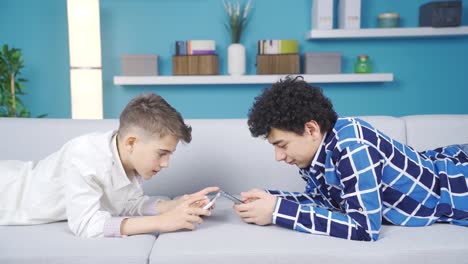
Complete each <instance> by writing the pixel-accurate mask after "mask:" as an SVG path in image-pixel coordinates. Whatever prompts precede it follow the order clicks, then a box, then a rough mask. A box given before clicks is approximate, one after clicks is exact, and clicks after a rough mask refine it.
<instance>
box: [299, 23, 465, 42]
mask: <svg viewBox="0 0 468 264" xmlns="http://www.w3.org/2000/svg"><path fill="white" fill-rule="evenodd" d="M463 35H468V26H462V27H447V28H433V27H415V28H364V29H330V30H315V29H313V30H311V31H309V32H307V34H306V39H340V38H391V37H393V38H394V37H404V38H411V37H415V38H416V37H442V36H447V37H448V36H463Z"/></svg>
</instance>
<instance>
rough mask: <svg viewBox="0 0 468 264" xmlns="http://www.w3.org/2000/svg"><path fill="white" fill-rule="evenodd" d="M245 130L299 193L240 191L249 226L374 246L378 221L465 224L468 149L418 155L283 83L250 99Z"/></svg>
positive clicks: (301, 86) (316, 93) (316, 95)
mask: <svg viewBox="0 0 468 264" xmlns="http://www.w3.org/2000/svg"><path fill="white" fill-rule="evenodd" d="M248 125H249V128H250V131H251V133H252V136H254V137H258V136H263V137H265V138H266V139H267V140H268V141H269V142H270V143H271V144H272V145H273V146H274V148H275V157H276V160H277V161H285V162H287V163H288V164H291V165H296V166H297V167H299V168H300V174H301V176H302V178H303V179H304V181H305V182H306V188H305V191H304V192H302V193H298V192H287V191H273V190H269V191H262V190H258V189H254V190H251V191H248V192H244V193H241V196H242V199H243V200H244V201H246V203H245V204H241V205H236V206H235V207H234V209H235V210H236V212H237V214H238V215H239V216H240V217H241V218H242V220H244V221H245V222H247V223H254V224H258V225H268V224H271V223H273V224H277V225H280V226H283V227H286V228H290V229H294V230H297V231H302V232H307V233H312V234H320V235H328V236H334V237H340V238H345V239H351V240H365V241H375V240H377V239H378V238H379V232H380V229H381V225H382V224H393V225H401V226H427V225H431V224H433V223H436V222H444V223H452V224H456V225H461V226H468V186H467V185H468V184H467V182H468V155H467V153H468V145H465V146H463V145H456V146H448V147H443V148H438V149H435V150H428V151H424V152H417V151H415V150H414V149H413V148H411V147H410V146H406V145H404V144H402V143H400V142H398V141H396V140H393V139H391V138H389V137H388V136H387V135H385V134H383V133H382V132H380V131H378V130H377V129H375V128H374V127H372V126H371V125H370V124H368V123H366V122H364V121H362V120H360V119H358V118H339V117H338V116H337V114H336V113H335V111H334V110H333V105H332V103H331V102H330V100H329V99H328V98H326V97H325V96H324V95H323V94H322V92H321V90H320V89H319V88H316V87H312V86H310V85H308V84H307V83H306V82H304V81H303V80H300V79H297V78H296V79H290V78H287V79H285V80H283V81H280V82H278V83H276V84H274V85H273V87H272V88H271V89H267V90H265V91H264V92H263V94H261V95H260V96H259V97H257V98H256V101H255V103H254V105H253V107H252V109H250V112H249V120H248Z"/></svg>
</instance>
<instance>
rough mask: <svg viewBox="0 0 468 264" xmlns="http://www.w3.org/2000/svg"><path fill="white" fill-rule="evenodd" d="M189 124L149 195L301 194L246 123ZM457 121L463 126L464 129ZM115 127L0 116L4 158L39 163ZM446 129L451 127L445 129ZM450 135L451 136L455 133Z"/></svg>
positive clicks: (382, 123) (377, 120)
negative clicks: (185, 140) (210, 189)
mask: <svg viewBox="0 0 468 264" xmlns="http://www.w3.org/2000/svg"><path fill="white" fill-rule="evenodd" d="M419 117H421V118H422V119H424V121H421V122H422V123H423V124H424V125H421V126H416V125H414V127H413V124H415V123H417V122H419V121H418V120H419ZM361 118H362V119H364V120H365V121H367V122H369V123H371V124H372V125H373V126H375V127H377V128H378V129H379V130H381V131H382V132H384V133H386V134H388V135H389V136H390V137H393V138H395V139H396V140H398V141H400V142H402V143H406V142H407V140H406V138H407V134H406V124H405V121H407V122H410V124H411V126H410V128H411V130H410V131H411V135H412V136H411V137H410V139H411V140H412V142H414V143H415V144H422V143H420V141H418V140H419V138H423V137H424V139H423V141H427V142H436V143H435V144H436V145H438V144H439V143H444V142H449V143H450V142H452V141H454V140H455V142H454V143H463V142H468V140H467V137H468V134H467V133H465V134H462V133H461V132H457V133H456V134H457V136H456V137H452V138H451V139H450V140H449V141H445V139H441V138H440V137H439V136H438V134H431V133H426V131H425V129H424V128H425V127H426V125H427V124H429V125H430V124H432V122H430V119H429V120H426V118H425V117H424V116H415V117H409V118H408V120H406V118H395V117H390V116H364V117H361ZM450 118H451V117H449V119H450ZM454 118H456V119H457V120H458V121H456V122H449V121H447V122H446V123H444V124H445V125H446V126H452V127H454V128H456V129H455V130H457V131H458V129H465V130H464V131H468V130H467V129H466V128H467V127H468V115H465V116H464V117H460V118H458V117H454ZM186 122H187V123H188V124H190V125H191V126H192V127H193V140H192V142H191V143H190V144H188V145H184V144H179V146H178V149H177V151H176V152H175V154H174V155H173V157H172V158H171V161H170V167H169V168H168V169H165V170H163V171H161V173H160V174H158V175H157V176H156V177H154V178H153V179H151V180H149V181H147V182H145V184H144V189H145V191H146V193H148V194H151V195H166V196H171V197H172V196H176V195H180V194H183V193H189V192H193V191H196V190H198V189H200V188H203V187H206V186H209V185H216V186H220V187H222V188H224V189H225V190H226V191H228V192H233V193H239V192H240V191H243V190H248V189H250V188H254V187H257V188H275V189H276V188H277V189H284V190H290V191H303V189H304V183H303V181H302V179H301V178H300V176H299V174H298V170H297V168H296V167H294V166H290V165H287V164H285V163H280V162H276V161H275V157H274V150H273V147H272V146H271V145H270V144H268V142H267V141H266V140H264V139H261V138H252V137H251V135H250V132H249V130H248V127H247V123H246V120H245V119H188V120H186ZM438 122H439V123H441V122H442V123H443V121H438ZM459 122H463V124H464V125H463V126H462V127H461V128H459V126H458V123H459ZM418 124H419V123H418ZM117 127H118V120H116V119H106V120H71V119H16V118H12V119H9V118H0V138H1V139H2V151H0V160H4V159H19V160H39V159H42V158H44V157H46V156H47V155H48V154H50V153H52V152H54V151H56V150H58V149H59V148H60V146H61V145H63V144H64V143H65V142H66V141H68V140H69V139H71V138H73V137H76V136H78V135H82V134H84V133H88V132H94V131H108V130H112V129H117ZM421 127H422V128H423V129H421ZM444 131H453V129H452V128H450V127H447V128H446V130H444ZM420 133H423V134H424V133H425V134H424V135H420ZM448 133H449V134H448V135H451V132H448ZM446 137H449V136H446ZM456 140H460V141H459V142H456ZM427 144H429V145H430V144H432V143H427ZM422 145H423V144H422ZM422 145H421V146H422ZM419 146H420V145H418V147H419Z"/></svg>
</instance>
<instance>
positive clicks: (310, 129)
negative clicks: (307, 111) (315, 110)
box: [304, 120, 320, 137]
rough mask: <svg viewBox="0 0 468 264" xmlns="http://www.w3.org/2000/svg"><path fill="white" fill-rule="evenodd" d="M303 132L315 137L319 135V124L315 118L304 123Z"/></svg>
mask: <svg viewBox="0 0 468 264" xmlns="http://www.w3.org/2000/svg"><path fill="white" fill-rule="evenodd" d="M304 130H305V133H307V134H309V135H311V136H313V137H316V136H318V135H320V125H319V124H318V123H317V121H315V120H310V121H309V122H307V123H305V124H304Z"/></svg>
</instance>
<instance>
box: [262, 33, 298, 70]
mask: <svg viewBox="0 0 468 264" xmlns="http://www.w3.org/2000/svg"><path fill="white" fill-rule="evenodd" d="M298 73H299V44H298V41H297V40H259V41H257V74H298Z"/></svg>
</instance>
